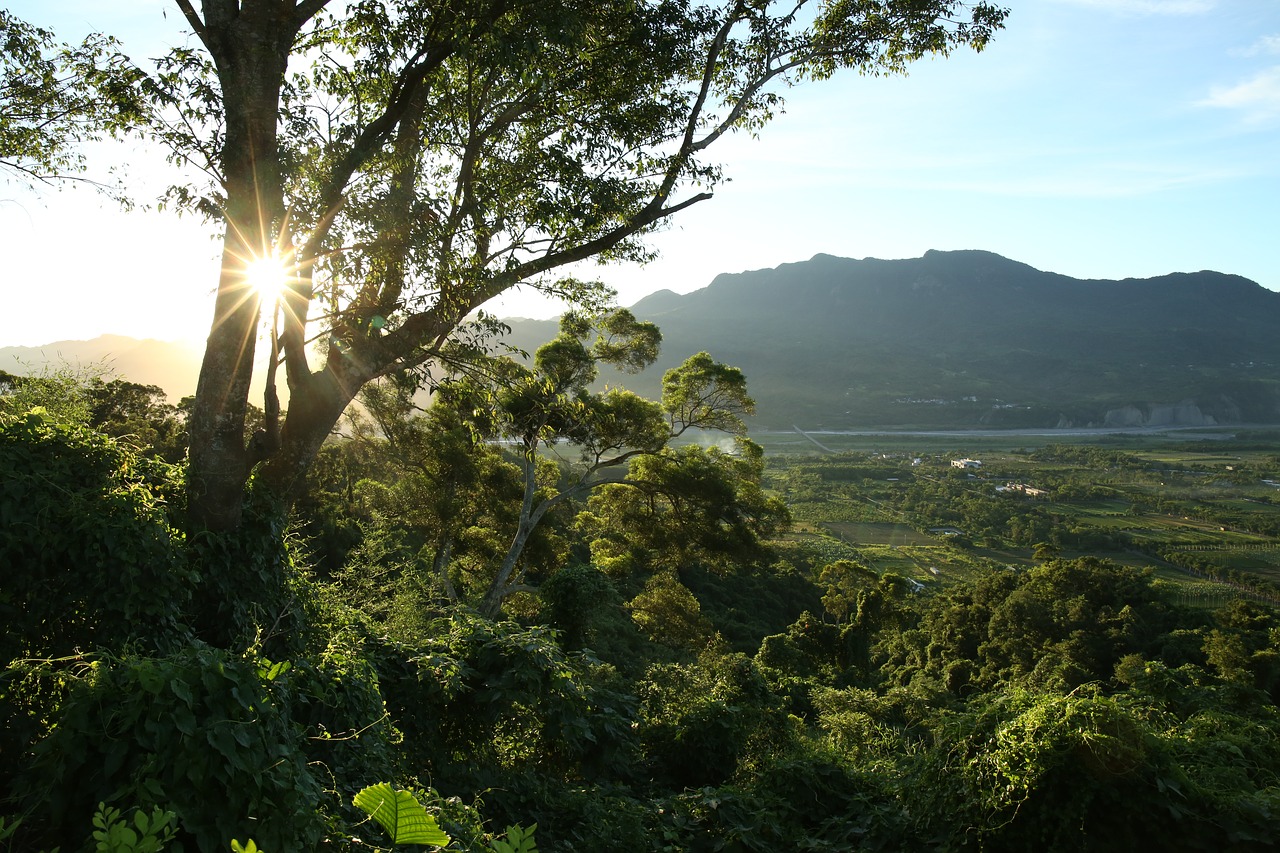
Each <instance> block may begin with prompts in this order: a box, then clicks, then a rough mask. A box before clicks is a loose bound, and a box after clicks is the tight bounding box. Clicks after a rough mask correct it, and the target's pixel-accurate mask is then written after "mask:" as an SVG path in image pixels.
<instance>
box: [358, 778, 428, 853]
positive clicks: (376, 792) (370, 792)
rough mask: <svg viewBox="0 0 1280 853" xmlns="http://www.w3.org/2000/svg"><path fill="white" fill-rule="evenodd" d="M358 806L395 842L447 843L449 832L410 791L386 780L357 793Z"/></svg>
mask: <svg viewBox="0 0 1280 853" xmlns="http://www.w3.org/2000/svg"><path fill="white" fill-rule="evenodd" d="M353 802H354V803H355V805H356V807H357V808H359V809H360V810H362V811H363V812H364V813H365V814H367V815H369V816H370V817H372V818H373V819H374V820H376V821H377V822H378V824H379V825H380V826H381V827H382V828H383V829H385V830H386V831H387V834H388V835H390V836H391V843H392V844H429V845H431V846H433V847H444V846H445V845H446V844H448V843H449V836H448V835H446V834H445V833H444V831H443V830H441V829H440V827H439V826H438V825H437V824H436V820H435V818H433V817H432V816H431V815H429V814H427V810H426V809H424V808H423V807H422V803H420V802H418V801H417V799H415V798H414V796H413V794H411V793H409V792H408V791H397V790H395V789H394V788H392V787H391V785H389V784H388V783H386V782H382V783H380V784H377V785H370V786H369V787H368V788H365V789H363V790H362V791H360V792H359V793H358V794H356V796H355V799H354V800H353Z"/></svg>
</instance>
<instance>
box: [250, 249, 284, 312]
mask: <svg viewBox="0 0 1280 853" xmlns="http://www.w3.org/2000/svg"><path fill="white" fill-rule="evenodd" d="M244 278H245V282H246V283H247V284H248V285H249V286H250V287H252V288H253V289H254V290H256V291H257V292H258V296H259V297H261V299H262V301H264V302H274V301H275V300H276V299H278V298H279V297H280V294H281V293H283V292H284V289H285V287H286V286H288V284H289V278H290V272H289V269H288V268H287V267H286V266H285V264H284V261H282V260H281V259H280V258H279V257H277V256H275V255H268V256H267V257H264V258H256V259H255V260H252V261H250V262H249V263H248V264H246V265H245V268H244Z"/></svg>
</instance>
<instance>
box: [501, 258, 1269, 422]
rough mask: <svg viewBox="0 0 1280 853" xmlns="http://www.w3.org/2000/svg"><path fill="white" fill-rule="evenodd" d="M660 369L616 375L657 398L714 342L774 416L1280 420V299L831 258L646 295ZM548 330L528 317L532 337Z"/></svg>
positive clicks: (921, 261)
mask: <svg viewBox="0 0 1280 853" xmlns="http://www.w3.org/2000/svg"><path fill="white" fill-rule="evenodd" d="M632 310H633V311H634V312H635V314H636V315H637V316H638V317H640V318H642V319H646V320H652V321H654V322H655V323H657V324H658V325H659V326H660V327H661V329H662V332H663V352H662V358H661V359H660V361H659V363H658V364H657V365H655V367H654V368H651V369H650V370H649V371H646V373H645V374H642V375H641V376H639V377H610V380H609V381H614V382H619V383H622V384H626V385H627V387H630V388H633V389H634V390H636V391H638V392H641V393H647V394H654V393H656V392H657V390H658V383H659V381H660V378H661V374H662V371H663V370H665V369H666V368H669V367H672V366H674V365H676V364H678V363H679V362H680V361H681V360H683V359H684V358H685V357H687V356H688V355H690V354H692V353H694V352H697V351H699V350H704V349H705V350H707V351H708V352H710V353H711V354H712V355H713V356H714V357H715V358H717V359H719V360H721V361H724V362H727V363H729V364H734V365H737V366H738V367H741V368H742V369H743V370H744V371H745V372H746V375H747V379H748V382H749V385H750V387H751V390H752V393H753V395H754V396H755V397H756V400H757V402H758V412H757V417H756V419H755V424H756V425H757V426H761V427H774V428H789V427H790V426H791V425H793V424H798V425H800V426H802V427H805V428H812V429H818V428H828V429H838V428H855V427H867V426H878V427H880V426H882V427H890V426H896V427H908V426H916V427H963V426H972V427H978V426H986V427H1015V426H1016V427H1066V426H1140V425H1186V426H1197V425H1209V424H1225V423H1242V422H1248V423H1275V422H1280V294H1278V293H1275V292H1272V291H1269V290H1267V289H1265V288H1263V287H1262V286H1260V285H1258V284H1257V283H1255V282H1252V281H1249V280H1247V279H1244V278H1241V277H1239V276H1233V275H1225V274H1222V273H1217V272H1198V273H1177V274H1172V275H1166V276H1160V277H1157V278H1149V279H1126V280H1123V281H1097V280H1090V281H1085V280H1079V279H1073V278H1070V277H1068V276H1064V275H1058V274H1055V273H1048V272H1042V271H1040V270H1037V269H1034V268H1033V267H1030V266H1028V265H1026V264H1022V263H1018V262H1016V261H1012V260H1009V259H1007V258H1003V257H1001V256H999V255H995V254H992V253H990V252H981V251H959V252H938V251H931V252H928V253H926V254H925V256H924V257H922V258H913V259H907V260H878V259H874V258H868V259H865V260H852V259H847V258H836V257H831V256H829V255H818V256H816V257H814V258H813V259H811V260H809V261H806V262H803V263H794V264H784V265H782V266H780V267H777V268H776V269H768V270H756V271H752V272H745V273H739V274H734V275H720V276H718V277H716V279H715V280H714V281H712V282H711V284H710V285H709V286H707V287H705V288H703V289H702V290H698V291H694V292H692V293H689V294H687V295H684V296H680V295H677V294H674V293H672V292H670V291H660V292H658V293H655V294H653V295H651V296H648V297H646V298H644V299H642V300H641V301H639V302H638V303H636V304H635V306H633V308H632ZM552 328H553V327H551V325H550V324H548V323H546V322H539V323H536V324H530V325H529V326H528V327H527V328H525V327H522V325H521V324H513V330H514V331H513V335H514V337H515V338H516V339H517V341H518V342H519V343H520V345H522V346H524V347H525V348H532V347H535V346H536V345H537V344H536V339H541V340H545V339H546V337H548V336H549V335H550V334H552V333H553V331H552Z"/></svg>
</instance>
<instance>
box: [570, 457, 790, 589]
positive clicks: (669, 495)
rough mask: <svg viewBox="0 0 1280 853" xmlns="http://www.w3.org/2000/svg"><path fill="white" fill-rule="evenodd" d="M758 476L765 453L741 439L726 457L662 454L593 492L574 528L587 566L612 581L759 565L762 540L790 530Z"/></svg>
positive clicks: (644, 459)
mask: <svg viewBox="0 0 1280 853" xmlns="http://www.w3.org/2000/svg"><path fill="white" fill-rule="evenodd" d="M763 472H764V451H763V449H762V448H761V447H760V446H759V445H758V444H756V443H755V442H753V441H751V440H750V439H746V438H741V437H739V438H737V439H736V440H735V442H734V449H733V450H732V451H725V450H722V449H720V448H719V447H711V448H705V447H699V446H697V445H687V446H684V447H679V448H666V449H664V450H663V451H662V452H661V453H656V454H651V455H646V456H642V457H640V458H639V459H636V460H635V461H634V462H632V464H631V466H630V468H629V470H628V471H627V476H626V478H625V479H624V480H623V481H622V482H620V483H608V484H605V485H604V486H602V487H601V488H600V489H599V490H597V492H596V493H595V494H594V495H592V497H591V499H590V500H589V501H588V502H587V508H586V509H585V510H584V511H583V512H582V513H580V514H579V516H578V518H577V522H576V524H577V527H578V530H579V532H580V533H581V534H582V536H583V538H585V539H586V540H587V541H588V542H590V545H591V556H592V560H593V561H594V562H595V564H596V565H598V566H599V567H600V568H601V569H603V570H604V571H605V572H607V573H609V574H611V575H614V576H626V575H628V574H632V573H646V572H649V571H652V570H654V569H673V570H679V569H680V568H682V567H685V566H687V565H689V564H691V563H694V562H697V563H700V564H702V565H704V566H706V567H707V568H709V569H711V570H713V571H717V572H721V573H727V572H729V571H731V570H732V569H733V568H735V567H737V566H740V565H742V564H743V563H748V562H751V561H757V560H760V559H763V558H764V556H765V555H764V554H763V552H762V550H761V547H760V545H761V542H762V540H764V539H766V538H768V537H770V536H773V535H774V534H776V533H778V532H780V531H781V530H784V529H785V528H786V527H787V526H788V525H789V524H790V521H791V519H790V515H789V513H788V512H787V507H786V504H785V503H784V502H783V501H782V500H781V499H780V498H777V497H770V496H768V495H766V494H765V493H764V490H763V489H762V488H761V485H760V478H761V475H762V474H763Z"/></svg>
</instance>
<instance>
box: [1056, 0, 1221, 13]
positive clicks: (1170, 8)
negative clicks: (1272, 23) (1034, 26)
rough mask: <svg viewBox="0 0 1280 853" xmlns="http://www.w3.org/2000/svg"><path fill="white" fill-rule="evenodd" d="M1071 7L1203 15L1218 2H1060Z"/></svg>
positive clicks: (1123, 0) (1156, 0)
mask: <svg viewBox="0 0 1280 853" xmlns="http://www.w3.org/2000/svg"><path fill="white" fill-rule="evenodd" d="M1058 2H1060V3H1064V4H1066V5H1069V6H1086V7H1088V8H1090V9H1101V10H1104V11H1107V12H1115V13H1117V14H1121V15H1202V14H1204V13H1205V12H1209V11H1212V10H1213V8H1214V7H1215V6H1217V5H1218V4H1217V0H1058Z"/></svg>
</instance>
